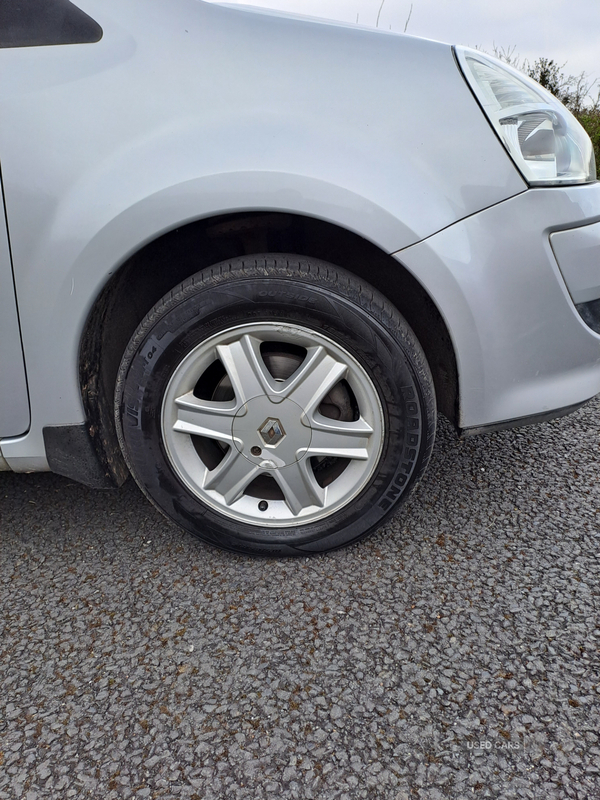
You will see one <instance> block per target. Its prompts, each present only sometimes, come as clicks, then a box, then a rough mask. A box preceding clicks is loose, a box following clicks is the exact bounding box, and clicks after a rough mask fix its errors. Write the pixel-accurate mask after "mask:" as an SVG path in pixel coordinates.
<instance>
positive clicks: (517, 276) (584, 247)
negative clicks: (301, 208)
mask: <svg viewBox="0 0 600 800" xmlns="http://www.w3.org/2000/svg"><path fill="white" fill-rule="evenodd" d="M598 223H600V183H594V184H589V185H585V186H572V187H552V188H541V189H530V190H529V191H526V192H524V193H523V194H520V195H518V196H517V197H513V198H511V199H510V200H507V201H505V202H503V203H499V204H498V205H495V206H493V207H491V208H488V209H486V210H484V211H482V212H480V213H479V214H475V215H473V216H471V217H469V218H467V219H465V220H462V221H461V222H458V223H456V224H455V225H452V226H450V227H449V228H446V229H445V230H443V231H441V232H440V233H438V234H436V235H434V236H432V237H430V238H429V239H426V240H425V241H422V242H420V243H419V244H416V245H413V246H412V247H409V248H406V249H404V250H401V251H399V252H398V253H396V254H395V257H396V258H397V259H398V261H399V262H401V263H402V264H403V265H404V266H405V267H406V268H407V269H408V270H409V271H410V272H412V274H413V275H414V276H415V277H416V278H417V280H419V281H420V282H421V284H422V285H423V287H424V288H425V289H426V291H427V292H428V293H429V294H430V296H431V298H432V299H433V301H434V302H435V303H436V305H437V307H438V309H439V311H440V313H441V314H442V316H443V318H444V320H445V322H446V325H447V326H448V330H449V332H450V336H451V338H452V342H453V344H454V350H455V354H456V360H457V366H458V377H459V406H460V411H459V427H460V428H461V429H469V428H474V429H479V428H489V427H490V426H493V427H495V428H497V427H506V426H508V424H510V423H511V422H513V423H514V422H516V423H517V424H518V422H519V420H521V419H522V420H523V421H530V420H531V418H538V417H540V416H542V417H543V418H549V417H551V416H558V415H560V413H561V412H563V410H564V409H566V408H567V407H571V406H575V407H576V406H577V405H580V404H582V403H583V402H585V401H586V400H589V399H590V398H592V397H593V396H594V395H596V394H598V393H599V392H600V334H599V333H598V332H596V331H595V330H593V328H592V327H590V326H589V324H587V322H586V321H584V317H585V315H582V314H580V313H579V312H578V310H577V308H576V306H575V304H576V303H578V304H581V303H590V302H594V295H595V294H596V292H597V294H598V296H600V291H598V289H599V287H600V258H596V256H597V255H598V253H600V224H598ZM596 237H598V238H596ZM551 242H552V244H551ZM553 247H554V250H553ZM555 252H556V255H555ZM584 254H585V255H584ZM557 258H558V261H557ZM559 262H560V264H561V266H559ZM561 267H562V271H561ZM588 322H589V319H588Z"/></svg>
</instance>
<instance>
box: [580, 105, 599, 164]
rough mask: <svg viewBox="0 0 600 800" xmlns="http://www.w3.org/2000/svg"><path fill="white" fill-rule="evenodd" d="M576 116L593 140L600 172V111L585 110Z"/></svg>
mask: <svg viewBox="0 0 600 800" xmlns="http://www.w3.org/2000/svg"><path fill="white" fill-rule="evenodd" d="M576 116H577V119H578V120H579V122H581V124H582V125H583V127H584V128H585V129H586V131H587V132H588V136H589V137H590V139H591V140H592V144H593V145H594V153H595V154H596V169H597V170H600V110H598V109H592V110H588V111H586V110H583V111H581V112H580V113H579V114H577V115H576Z"/></svg>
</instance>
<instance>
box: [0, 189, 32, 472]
mask: <svg viewBox="0 0 600 800" xmlns="http://www.w3.org/2000/svg"><path fill="white" fill-rule="evenodd" d="M28 427H29V399H28V396H27V380H26V377H25V364H24V362H23V350H22V347H21V336H20V333H19V317H18V314H17V304H16V299H15V290H14V284H13V274H12V265H11V258H10V248H9V244H8V236H7V231H6V222H5V217H4V198H3V194H2V182H1V181H0V437H4V436H16V435H17V434H22V433H24V432H25V431H26V430H27V429H28ZM1 468H2V467H1V465H0V469H1Z"/></svg>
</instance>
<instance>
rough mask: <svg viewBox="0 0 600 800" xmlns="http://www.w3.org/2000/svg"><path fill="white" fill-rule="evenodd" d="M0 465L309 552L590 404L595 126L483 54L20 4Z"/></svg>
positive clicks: (3, 109)
mask: <svg viewBox="0 0 600 800" xmlns="http://www.w3.org/2000/svg"><path fill="white" fill-rule="evenodd" d="M0 44H1V45H2V49H0V163H1V169H2V198H3V208H4V212H5V213H2V214H1V215H0V285H1V288H2V291H1V293H0V468H1V469H9V470H14V471H16V472H29V471H33V470H48V469H49V470H53V471H54V472H57V473H59V474H61V475H65V476H68V477H69V478H73V479H76V480H79V481H81V482H83V483H86V484H88V485H90V486H98V487H105V486H114V485H119V484H121V483H122V482H123V481H124V480H125V479H126V478H127V476H128V475H129V474H132V475H133V477H134V478H135V480H136V481H137V482H138V484H139V485H140V487H141V489H142V490H143V491H144V493H145V494H146V495H147V496H148V498H149V499H150V500H151V501H152V502H153V503H154V504H155V505H156V506H157V507H158V508H159V509H160V510H161V511H162V512H164V513H165V514H166V515H167V516H169V517H170V518H172V519H173V520H175V521H176V522H177V523H178V524H179V525H181V526H182V527H184V528H186V529H187V530H189V531H191V532H192V533H194V534H195V535H197V536H199V537H200V538H202V539H203V540H205V541H206V542H209V543H211V544H213V545H216V546H218V547H222V548H225V549H229V550H236V551H239V552H245V553H259V554H260V553H262V554H271V555H272V554H276V555H294V554H308V553H314V552H319V551H325V550H329V549H332V548H336V547H340V546H342V545H344V544H347V543H349V542H353V541H356V540H357V539H359V538H360V537H362V536H364V535H366V534H367V533H369V532H370V531H373V530H374V529H376V528H377V527H378V526H380V525H381V523H382V522H383V520H384V519H385V518H386V517H387V516H388V515H390V514H391V513H392V512H393V511H394V509H396V508H397V507H398V503H399V502H401V501H402V500H403V499H405V498H406V496H407V494H408V493H409V492H410V490H411V488H412V487H413V486H414V485H415V483H416V482H417V481H418V479H419V477H420V476H421V475H422V473H423V470H424V469H425V467H426V465H427V461H428V458H429V455H430V453H431V449H432V446H433V441H434V435H435V426H436V413H437V411H440V412H441V413H442V414H444V415H445V416H446V417H448V418H449V419H450V420H451V421H452V422H453V423H454V425H455V426H456V428H457V429H458V430H459V431H460V432H461V433H463V434H469V433H477V432H482V431H491V430H498V429H501V428H505V427H509V426H512V425H521V424H526V423H530V422H534V421H540V420H544V419H550V418H551V417H556V416H560V415H561V414H565V413H567V412H568V411H570V410H572V409H574V408H576V407H578V406H579V405H581V404H582V403H584V402H585V401H586V400H588V399H590V398H591V397H593V396H594V395H596V394H597V393H598V392H600V185H599V184H598V183H597V182H596V167H595V163H594V156H593V150H592V147H591V143H590V141H589V139H588V137H587V135H586V134H585V132H584V131H583V129H582V128H581V127H580V125H579V124H578V122H577V121H576V120H575V119H574V118H573V117H572V116H571V114H570V113H569V112H568V111H567V110H566V109H565V108H564V107H563V106H562V105H561V104H560V103H558V101H557V100H556V99H555V98H554V97H552V96H551V95H550V94H548V93H547V92H546V91H545V90H543V89H542V88H541V87H540V86H538V85H537V84H536V83H534V82H532V81H531V80H529V79H528V78H526V77H524V76H523V75H521V74H520V73H518V72H516V71H514V70H512V69H511V68H510V67H507V66H506V65H503V64H501V63H500V62H498V61H496V60H495V59H493V58H489V57H488V56H486V55H483V54H481V53H479V52H476V51H471V50H468V49H464V48H459V47H455V48H453V47H451V46H449V45H446V44H441V43H438V42H433V41H427V40H422V39H418V38H414V37H411V36H404V35H397V34H392V33H387V32H381V31H374V30H366V29H361V28H358V27H355V26H345V25H340V24H335V23H328V22H323V21H318V20H310V19H305V18H301V17H294V16H291V15H283V14H278V13H275V12H268V11H261V10H258V9H249V8H241V7H238V8H236V7H231V6H225V5H216V4H208V3H205V2H200V0H75V2H74V3H71V2H68V1H67V0H18V1H17V0H3V3H2V5H1V7H0Z"/></svg>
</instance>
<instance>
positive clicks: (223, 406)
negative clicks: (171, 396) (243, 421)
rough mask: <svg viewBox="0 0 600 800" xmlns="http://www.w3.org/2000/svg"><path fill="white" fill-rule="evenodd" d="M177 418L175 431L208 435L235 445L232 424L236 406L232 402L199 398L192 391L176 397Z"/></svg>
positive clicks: (210, 437)
mask: <svg viewBox="0 0 600 800" xmlns="http://www.w3.org/2000/svg"><path fill="white" fill-rule="evenodd" d="M175 405H176V409H177V420H176V421H175V424H174V425H173V430H174V431H179V432H180V433H189V434H193V435H195V436H206V437H208V438H209V439H215V440H216V441H218V442H223V443H225V444H228V445H229V446H230V447H232V446H233V441H234V439H233V434H232V424H233V418H234V414H235V408H234V407H233V406H232V404H231V403H213V402H211V401H210V400H199V399H198V398H197V397H194V394H193V393H192V392H188V393H187V394H184V395H181V397H178V398H176V400H175Z"/></svg>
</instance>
